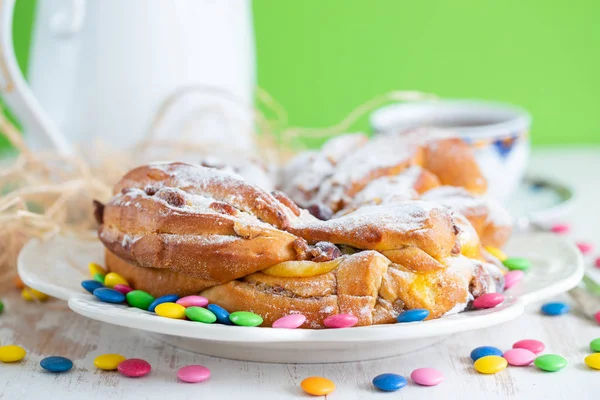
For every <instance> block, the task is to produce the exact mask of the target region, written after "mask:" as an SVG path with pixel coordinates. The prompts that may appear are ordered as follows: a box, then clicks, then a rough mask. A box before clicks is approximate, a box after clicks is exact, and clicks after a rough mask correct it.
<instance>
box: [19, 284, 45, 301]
mask: <svg viewBox="0 0 600 400" xmlns="http://www.w3.org/2000/svg"><path fill="white" fill-rule="evenodd" d="M21 297H23V299H24V300H27V301H40V302H44V301H46V300H48V299H49V298H50V296H48V295H47V294H45V293H42V292H40V291H38V290H35V289H32V288H28V287H26V288H25V289H23V291H22V292H21Z"/></svg>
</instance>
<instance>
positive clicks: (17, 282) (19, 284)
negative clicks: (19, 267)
mask: <svg viewBox="0 0 600 400" xmlns="http://www.w3.org/2000/svg"><path fill="white" fill-rule="evenodd" d="M13 283H14V284H15V287H16V288H17V289H21V290H23V289H25V284H24V283H23V281H22V280H21V277H20V276H19V275H15V278H14V279H13Z"/></svg>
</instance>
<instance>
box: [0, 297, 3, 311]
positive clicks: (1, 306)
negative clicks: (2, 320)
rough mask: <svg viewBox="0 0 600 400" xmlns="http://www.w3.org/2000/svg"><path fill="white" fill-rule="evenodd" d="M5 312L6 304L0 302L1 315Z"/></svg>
mask: <svg viewBox="0 0 600 400" xmlns="http://www.w3.org/2000/svg"><path fill="white" fill-rule="evenodd" d="M3 311H4V303H3V302H2V300H0V314H2V312H3Z"/></svg>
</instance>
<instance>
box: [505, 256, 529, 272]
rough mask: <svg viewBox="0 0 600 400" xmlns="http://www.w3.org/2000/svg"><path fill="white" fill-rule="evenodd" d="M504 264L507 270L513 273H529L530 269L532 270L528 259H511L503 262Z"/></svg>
mask: <svg viewBox="0 0 600 400" xmlns="http://www.w3.org/2000/svg"><path fill="white" fill-rule="evenodd" d="M502 263H503V264H504V266H505V267H506V268H508V269H509V270H511V271H513V270H516V269H517V270H521V271H527V270H528V269H529V268H531V264H530V263H529V260H528V259H526V258H520V257H509V258H507V259H506V260H504V261H502Z"/></svg>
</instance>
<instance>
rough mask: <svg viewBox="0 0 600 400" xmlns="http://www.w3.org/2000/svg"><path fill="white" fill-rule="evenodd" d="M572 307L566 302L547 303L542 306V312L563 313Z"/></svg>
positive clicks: (549, 313)
mask: <svg viewBox="0 0 600 400" xmlns="http://www.w3.org/2000/svg"><path fill="white" fill-rule="evenodd" d="M570 309H571V307H569V305H568V304H566V303H560V302H557V303H546V304H544V305H543V306H542V313H544V314H546V315H562V314H566V313H568V312H569V310H570Z"/></svg>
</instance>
